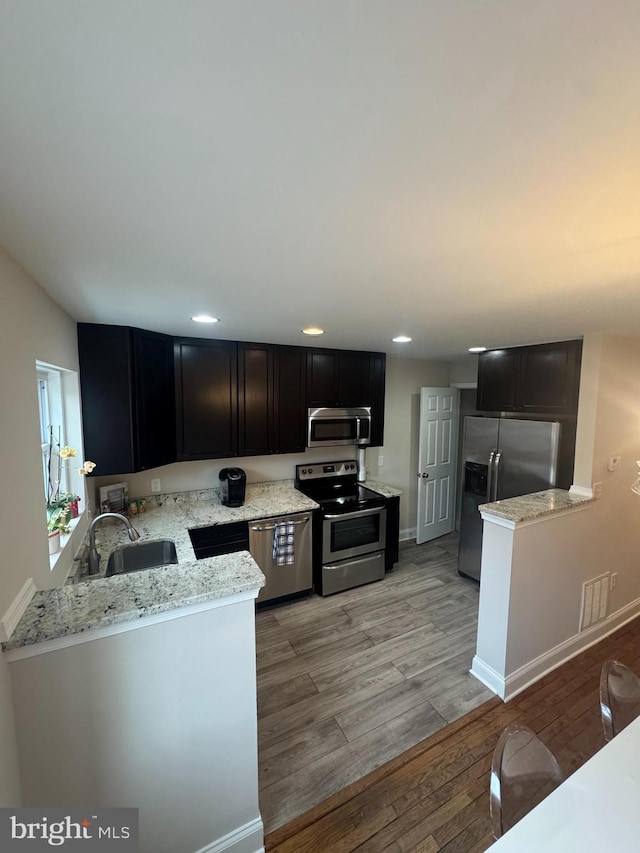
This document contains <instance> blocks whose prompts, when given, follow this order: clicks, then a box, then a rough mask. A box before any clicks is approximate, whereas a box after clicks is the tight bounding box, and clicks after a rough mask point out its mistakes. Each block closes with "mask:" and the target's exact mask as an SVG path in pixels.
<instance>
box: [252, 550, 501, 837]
mask: <svg viewBox="0 0 640 853" xmlns="http://www.w3.org/2000/svg"><path fill="white" fill-rule="evenodd" d="M457 549H458V543H457V536H456V535H455V534H452V535H450V536H444V537H442V538H440V539H437V540H435V541H434V542H432V543H428V544H425V545H420V546H416V545H415V544H414V543H406V544H403V546H402V547H401V551H400V561H399V563H398V564H397V565H396V567H395V569H394V571H393V572H391V573H389V574H388V575H387V577H386V578H385V579H384V580H382V581H380V582H379V583H374V584H369V585H367V586H364V587H359V588H357V589H353V590H349V591H347V592H344V593H341V594H338V595H335V596H331V597H328V598H321V597H319V596H314V597H311V598H308V599H304V600H298V601H295V602H291V603H290V604H286V605H279V606H275V607H273V608H269V609H267V610H261V611H260V612H258V614H257V617H256V634H257V636H256V643H257V668H258V736H259V748H258V758H259V771H260V810H261V813H262V818H263V821H264V823H265V831H266V832H270V831H273V830H274V829H276V828H277V827H279V826H281V825H282V824H284V823H286V822H287V821H290V820H292V819H293V818H295V817H296V816H298V815H300V814H302V813H303V812H305V811H307V810H308V809H310V808H311V807H312V806H314V805H316V804H317V803H320V802H322V801H323V800H326V799H327V798H328V797H330V796H331V795H333V794H335V793H336V792H337V791H340V790H341V789H343V788H345V787H346V786H348V785H349V784H351V783H353V782H354V781H356V780H358V779H361V778H362V777H363V776H365V775H366V774H367V773H369V772H370V771H371V770H373V769H374V768H376V767H379V766H380V765H382V764H384V763H385V762H387V761H389V759H392V758H394V757H396V756H398V755H400V754H401V753H402V752H404V751H405V750H407V749H409V748H410V747H412V746H414V745H415V744H417V743H419V742H420V741H422V740H424V738H426V737H428V736H429V735H431V734H433V733H434V732H436V731H438V730H440V729H442V728H443V727H444V726H446V725H447V724H448V723H450V722H452V721H454V720H456V719H458V718H459V717H461V716H462V715H464V714H465V713H467V712H468V711H469V710H470V709H472V708H475V707H477V706H478V705H480V704H482V703H483V702H485V701H486V700H487V699H489V698H490V697H492V696H493V694H492V693H491V692H490V691H489V690H487V689H486V688H485V687H483V685H481V684H480V683H479V682H478V681H477V680H476V679H475V678H473V676H471V675H469V667H470V666H471V660H472V657H473V654H474V652H475V638H476V631H477V616H478V585H477V584H476V583H474V582H473V581H469V580H466V579H463V578H461V577H460V576H459V575H458V573H457V565H456V564H457Z"/></svg>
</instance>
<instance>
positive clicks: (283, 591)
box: [249, 512, 313, 602]
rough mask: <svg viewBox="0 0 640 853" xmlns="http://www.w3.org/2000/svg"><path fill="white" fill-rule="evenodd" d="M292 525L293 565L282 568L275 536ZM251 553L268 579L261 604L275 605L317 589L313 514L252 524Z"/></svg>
mask: <svg viewBox="0 0 640 853" xmlns="http://www.w3.org/2000/svg"><path fill="white" fill-rule="evenodd" d="M281 524H288V525H291V528H289V529H290V530H292V539H293V541H292V543H291V544H292V546H293V547H292V549H291V554H290V555H288V557H289V558H292V561H291V562H288V563H285V564H283V565H278V561H277V557H276V556H275V551H276V549H275V548H274V536H276V534H277V533H278V532H280V531H282V530H283V528H279V527H278V525H281ZM249 551H250V552H251V556H252V557H253V559H254V560H255V561H256V563H257V564H258V565H259V566H260V570H261V571H262V573H263V574H264V576H265V578H266V579H267V583H266V585H265V586H263V587H262V589H261V590H260V593H259V595H258V602H262V601H271V600H272V599H274V598H281V597H282V596H284V595H292V594H293V593H296V592H304V591H306V590H310V589H311V587H312V586H313V573H312V551H311V513H308V512H306V513H300V514H297V515H282V516H278V517H277V518H265V519H261V520H259V521H250V522H249Z"/></svg>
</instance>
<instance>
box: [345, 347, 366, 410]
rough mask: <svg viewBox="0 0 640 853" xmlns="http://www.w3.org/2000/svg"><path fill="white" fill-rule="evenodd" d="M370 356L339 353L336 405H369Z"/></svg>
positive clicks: (362, 353) (347, 352) (359, 353)
mask: <svg viewBox="0 0 640 853" xmlns="http://www.w3.org/2000/svg"><path fill="white" fill-rule="evenodd" d="M371 370H372V354H371V353H368V352H349V351H345V352H341V353H340V355H339V358H338V405H340V406H343V407H345V408H348V407H349V406H370V405H371Z"/></svg>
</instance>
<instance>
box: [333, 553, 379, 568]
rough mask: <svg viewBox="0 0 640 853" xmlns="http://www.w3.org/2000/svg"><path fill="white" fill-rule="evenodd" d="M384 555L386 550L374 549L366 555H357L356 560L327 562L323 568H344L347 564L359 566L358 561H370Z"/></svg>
mask: <svg viewBox="0 0 640 853" xmlns="http://www.w3.org/2000/svg"><path fill="white" fill-rule="evenodd" d="M380 557H384V551H373V552H372V553H371V554H365V555H364V557H356V558H355V559H354V560H340V562H339V563H325V564H324V565H323V567H322V568H323V569H344V568H346V567H347V566H357V565H358V563H368V562H369V561H370V560H375V559H380Z"/></svg>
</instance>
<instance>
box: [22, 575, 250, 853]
mask: <svg viewBox="0 0 640 853" xmlns="http://www.w3.org/2000/svg"><path fill="white" fill-rule="evenodd" d="M159 571H160V570H159ZM254 626H255V617H254V602H253V600H251V599H250V600H247V601H241V602H237V603H234V604H229V605H226V606H221V607H217V608H215V609H213V610H207V611H205V612H202V613H196V614H191V615H187V616H182V617H180V618H175V619H171V620H169V621H164V622H161V623H158V624H155V625H146V626H144V627H139V626H136V625H134V626H133V629H132V630H130V631H126V632H124V633H118V634H114V635H112V636H109V637H104V638H102V639H95V640H91V639H90V635H89V634H87V641H86V642H82V643H80V644H77V645H73V646H68V647H66V648H62V649H58V650H55V651H50V652H46V653H44V654H40V655H38V656H34V657H28V658H22V659H18V660H12V662H11V663H10V664H9V666H10V669H11V675H12V679H13V685H14V694H15V705H16V711H17V730H18V741H19V750H20V764H21V769H22V786H23V799H24V805H27V806H29V805H30V806H36V805H41V804H46V805H47V806H61V807H66V806H71V805H75V806H79V805H80V806H82V805H86V806H106V807H108V806H116V805H119V806H129V807H133V808H139V809H140V851H141V853H195V851H200V850H212V851H222V850H225V851H228V853H256V851H258V850H259V849H260V847H261V845H262V822H261V820H260V813H259V806H258V763H257V756H258V746H257V707H256V670H255V666H256V665H255V627H254ZM34 650H35V647H34Z"/></svg>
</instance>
